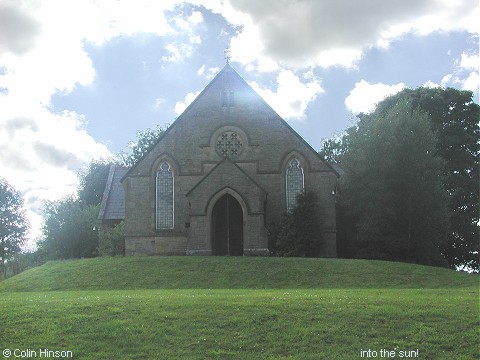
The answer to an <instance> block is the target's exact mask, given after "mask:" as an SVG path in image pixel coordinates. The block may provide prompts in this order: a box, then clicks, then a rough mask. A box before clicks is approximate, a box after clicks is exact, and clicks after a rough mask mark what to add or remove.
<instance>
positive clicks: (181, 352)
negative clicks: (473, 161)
mask: <svg viewBox="0 0 480 360" xmlns="http://www.w3.org/2000/svg"><path fill="white" fill-rule="evenodd" d="M478 280H479V277H478V276H476V275H469V274H463V273H457V272H454V271H450V270H445V269H439V268H433V267H426V266H417V265H410V264H402V263H391V262H382V261H362V260H340V259H293V258H229V257H130V258H101V259H88V260H72V261H55V262H49V263H47V264H45V265H43V266H41V267H38V268H35V269H31V270H29V271H26V272H24V273H22V274H20V275H17V276H15V277H13V278H10V279H7V280H5V281H3V282H1V283H0V334H1V336H0V348H1V349H8V350H9V351H15V349H19V350H26V349H29V350H30V351H36V356H30V357H41V354H40V351H41V350H44V349H49V350H50V351H64V352H66V351H71V354H72V356H71V357H73V358H75V359H114V358H115V359H359V358H368V357H370V358H372V357H376V358H382V357H383V358H387V356H386V354H387V353H386V352H385V351H388V354H389V356H390V358H392V357H393V355H395V358H402V357H403V358H406V357H410V358H418V359H477V358H479V355H480V352H479V347H478V343H479V339H480V332H479V329H480V324H479V307H478V301H479V289H478ZM382 351H383V356H382ZM31 354H32V353H31ZM3 355H4V356H5V353H3ZM7 355H8V354H7ZM14 355H15V354H13V355H11V357H14ZM17 355H18V353H17ZM64 355H69V353H64Z"/></svg>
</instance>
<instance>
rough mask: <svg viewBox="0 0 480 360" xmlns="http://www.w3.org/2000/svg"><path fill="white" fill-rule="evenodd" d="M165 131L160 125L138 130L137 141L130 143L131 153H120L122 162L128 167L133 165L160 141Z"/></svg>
mask: <svg viewBox="0 0 480 360" xmlns="http://www.w3.org/2000/svg"><path fill="white" fill-rule="evenodd" d="M164 131H165V130H164V129H162V128H161V127H160V126H158V125H157V127H156V128H155V129H153V130H152V129H146V130H145V131H137V141H136V142H131V143H130V144H129V145H128V147H129V148H130V153H128V154H127V153H120V154H119V157H120V159H121V162H122V164H123V165H124V166H128V167H130V166H133V165H134V164H135V163H136V162H137V161H138V160H140V159H141V158H142V157H143V156H144V155H145V154H146V153H147V152H148V150H150V148H151V147H152V146H154V145H155V144H156V143H157V142H158V140H159V139H160V137H161V136H162V134H163V133H164Z"/></svg>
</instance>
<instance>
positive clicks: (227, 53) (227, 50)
mask: <svg viewBox="0 0 480 360" xmlns="http://www.w3.org/2000/svg"><path fill="white" fill-rule="evenodd" d="M223 53H224V54H225V59H226V60H227V64H229V63H230V59H231V58H232V56H231V55H230V48H228V47H227V48H226V49H225V50H224V51H223Z"/></svg>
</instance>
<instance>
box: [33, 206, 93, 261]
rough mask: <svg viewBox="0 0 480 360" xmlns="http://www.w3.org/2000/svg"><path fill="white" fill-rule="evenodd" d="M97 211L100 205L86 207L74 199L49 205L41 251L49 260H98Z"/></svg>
mask: <svg viewBox="0 0 480 360" xmlns="http://www.w3.org/2000/svg"><path fill="white" fill-rule="evenodd" d="M98 209H99V207H98V205H97V206H85V205H84V204H82V203H81V202H80V201H79V200H78V199H75V198H73V197H67V198H64V199H62V200H59V201H55V202H50V203H47V204H46V209H45V222H44V225H43V235H44V238H43V240H42V241H41V242H40V244H39V246H40V250H41V251H44V252H46V254H47V257H48V258H49V259H71V258H89V257H94V256H97V248H98V231H97V230H96V224H97V216H98Z"/></svg>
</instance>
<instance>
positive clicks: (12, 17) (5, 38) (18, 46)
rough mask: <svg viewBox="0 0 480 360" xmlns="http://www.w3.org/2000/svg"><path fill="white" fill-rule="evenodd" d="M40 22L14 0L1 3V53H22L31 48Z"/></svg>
mask: <svg viewBox="0 0 480 360" xmlns="http://www.w3.org/2000/svg"><path fill="white" fill-rule="evenodd" d="M39 27H40V26H39V23H38V22H37V21H36V20H35V19H34V18H32V17H31V16H29V15H28V14H27V13H26V11H25V10H24V9H22V8H21V6H19V5H18V3H17V4H15V3H14V2H13V1H5V2H3V3H0V54H2V53H5V52H12V53H13V54H15V55H22V54H24V53H26V52H27V51H29V50H31V49H32V48H33V46H34V45H35V39H36V37H37V35H38V31H39Z"/></svg>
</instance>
